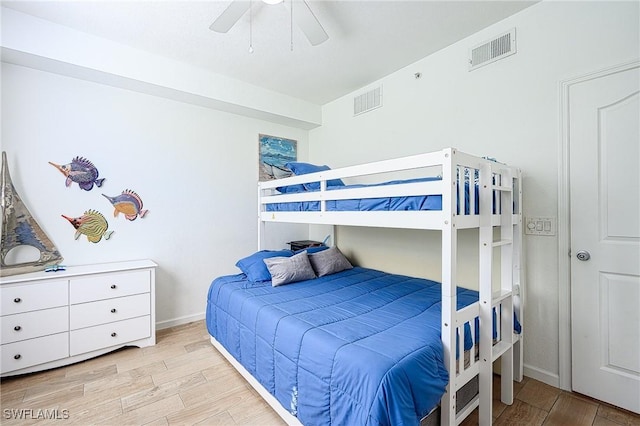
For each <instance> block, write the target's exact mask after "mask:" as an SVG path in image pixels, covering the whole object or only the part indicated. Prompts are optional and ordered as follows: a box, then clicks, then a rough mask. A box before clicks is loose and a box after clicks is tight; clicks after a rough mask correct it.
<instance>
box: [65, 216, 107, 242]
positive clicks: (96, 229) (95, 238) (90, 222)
mask: <svg viewBox="0 0 640 426" xmlns="http://www.w3.org/2000/svg"><path fill="white" fill-rule="evenodd" d="M62 217H63V218H65V219H67V220H68V221H69V223H71V225H73V227H74V228H75V229H76V234H75V236H74V238H75V239H76V240H77V239H78V238H80V235H86V236H87V240H89V241H91V242H92V243H97V242H99V241H100V240H101V239H102V238H103V237H104V239H105V240H108V239H109V238H111V235H112V234H113V231H107V229H108V228H109V224H108V223H107V220H106V219H105V218H104V216H103V215H102V213H100V212H98V211H95V210H91V209H89V210H87V211H86V212H84V214H83V215H82V216H80V217H68V216H65V215H62Z"/></svg>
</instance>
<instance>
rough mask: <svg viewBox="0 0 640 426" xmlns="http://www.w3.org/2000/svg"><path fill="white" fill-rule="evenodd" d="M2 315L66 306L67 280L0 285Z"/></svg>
mask: <svg viewBox="0 0 640 426" xmlns="http://www.w3.org/2000/svg"><path fill="white" fill-rule="evenodd" d="M0 300H1V303H2V312H1V314H2V315H11V314H19V313H22V312H29V311H37V310H39V309H48V308H55V307H58V306H66V305H67V304H68V303H69V292H68V281H67V280H60V281H45V282H40V283H37V284H22V285H16V286H12V287H0Z"/></svg>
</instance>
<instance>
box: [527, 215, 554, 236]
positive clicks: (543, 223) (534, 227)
mask: <svg viewBox="0 0 640 426" xmlns="http://www.w3.org/2000/svg"><path fill="white" fill-rule="evenodd" d="M556 227H557V221H556V218H555V217H527V218H526V219H525V222H524V233H525V234H526V235H549V236H553V235H556V231H557V229H556Z"/></svg>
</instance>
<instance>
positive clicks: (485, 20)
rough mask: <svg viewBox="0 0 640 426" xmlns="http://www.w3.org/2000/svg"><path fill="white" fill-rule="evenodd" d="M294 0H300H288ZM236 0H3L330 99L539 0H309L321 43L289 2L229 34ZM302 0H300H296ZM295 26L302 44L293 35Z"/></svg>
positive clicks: (265, 83) (256, 14) (261, 82)
mask: <svg viewBox="0 0 640 426" xmlns="http://www.w3.org/2000/svg"><path fill="white" fill-rule="evenodd" d="M285 1H290V0H285ZM229 3H230V0H227V1H186V0H185V1H159V0H156V1H87V0H74V1H31V0H21V1H2V5H3V6H5V7H9V8H12V9H15V10H18V11H20V12H23V13H27V14H30V15H33V16H36V17H39V18H43V19H46V20H49V21H52V22H55V23H58V24H61V25H65V26H68V27H71V28H74V29H77V30H80V31H83V32H86V33H90V34H93V35H97V36H101V37H104V38H107V39H110V40H113V41H117V42H119V43H122V44H126V45H129V46H132V47H136V48H139V49H143V50H146V51H149V52H153V53H156V54H159V55H162V56H165V57H168V58H172V59H175V60H178V61H182V62H186V63H189V64H191V65H194V66H197V67H201V68H205V69H207V70H210V71H212V72H214V73H217V74H222V75H225V76H228V77H233V78H236V79H238V80H241V81H244V82H247V83H251V84H254V85H258V86H261V87H264V88H266V89H269V90H273V91H276V92H279V93H283V94H286V95H289V96H293V97H296V98H299V99H304V100H306V101H309V102H312V103H315V104H319V105H322V104H324V103H327V102H329V101H331V100H334V99H336V98H338V97H340V96H343V95H345V94H348V93H351V92H353V91H354V90H357V89H359V88H361V87H364V86H366V85H367V84H369V83H371V82H373V81H375V80H377V79H379V78H381V77H383V76H385V75H388V74H390V73H392V72H394V71H397V70H398V69H400V68H403V67H405V66H407V65H409V64H411V63H413V62H415V61H417V60H419V59H421V58H424V57H425V56H427V55H429V54H431V53H433V52H436V51H438V50H440V49H442V48H444V47H446V46H448V45H450V44H452V43H454V42H456V41H458V40H460V39H463V38H465V37H467V36H469V35H471V34H473V33H475V32H477V31H479V30H480V29H482V28H485V27H487V26H489V25H491V24H493V23H496V22H498V21H500V20H502V19H504V18H506V17H508V16H510V15H512V14H514V13H517V12H519V11H520V10H522V9H524V8H526V7H528V6H531V5H532V4H534V3H535V1H521V0H518V1H505V0H498V1H489V0H476V1H451V0H449V1H427V0H422V1H400V0H386V1H375V0H368V1H356V0H341V1H320V0H307V3H308V4H309V6H310V7H311V9H312V10H313V12H314V14H315V15H316V17H317V18H318V20H319V21H320V22H321V24H322V25H323V27H324V29H325V30H326V32H327V33H328V34H329V40H328V41H326V42H325V43H323V44H321V45H319V46H315V47H312V46H311V45H310V44H309V42H308V41H307V40H306V38H305V37H304V34H303V33H302V32H301V31H300V30H299V29H298V28H297V27H296V26H295V24H294V27H293V33H292V31H291V25H290V22H291V16H290V15H289V12H288V9H287V8H286V7H285V6H284V5H283V4H278V5H274V6H269V5H266V4H263V3H262V2H260V1H259V0H255V1H254V2H253V8H252V11H253V13H252V16H253V20H252V25H251V27H252V33H253V48H254V52H253V53H249V34H250V24H249V23H250V19H249V13H247V14H246V15H245V16H243V17H242V18H241V19H240V20H239V21H238V22H237V23H236V25H235V26H234V27H233V28H232V29H231V30H230V31H229V32H228V33H226V34H219V33H215V32H213V31H210V30H209V25H210V24H211V23H212V22H213V21H214V20H215V19H216V18H217V17H218V16H219V15H220V14H221V13H222V11H223V10H224V9H225V8H226V7H227V6H228V5H229ZM294 8H295V5H294ZM292 34H293V51H291V48H290V45H291V36H292Z"/></svg>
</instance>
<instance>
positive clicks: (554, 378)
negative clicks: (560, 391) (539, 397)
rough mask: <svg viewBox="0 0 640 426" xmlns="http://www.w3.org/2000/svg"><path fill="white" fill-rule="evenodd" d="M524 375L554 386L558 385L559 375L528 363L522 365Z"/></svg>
mask: <svg viewBox="0 0 640 426" xmlns="http://www.w3.org/2000/svg"><path fill="white" fill-rule="evenodd" d="M524 375H525V376H527V377H531V378H532V379H536V380H538V381H540V382H542V383H546V384H548V385H549V386H553V387H556V388H559V387H560V376H559V375H558V374H556V373H551V372H549V371H546V370H542V369H540V368H537V367H532V366H530V365H527V364H525V365H524Z"/></svg>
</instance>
